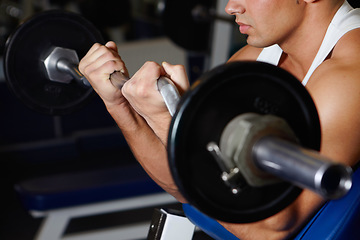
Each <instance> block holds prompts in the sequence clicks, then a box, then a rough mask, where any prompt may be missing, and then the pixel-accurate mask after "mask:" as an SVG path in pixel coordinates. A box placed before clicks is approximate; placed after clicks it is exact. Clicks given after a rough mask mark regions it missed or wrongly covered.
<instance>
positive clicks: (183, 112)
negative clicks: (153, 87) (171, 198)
mask: <svg viewBox="0 0 360 240" xmlns="http://www.w3.org/2000/svg"><path fill="white" fill-rule="evenodd" d="M94 42H103V39H102V38H101V36H100V35H99V34H98V32H97V30H96V29H95V28H94V27H93V25H91V24H90V23H89V22H88V21H87V20H85V19H84V18H82V17H80V16H78V15H75V14H72V13H63V12H46V13H42V14H40V15H37V16H35V17H33V18H32V19H30V20H28V21H27V22H25V23H23V24H22V25H21V26H20V27H19V28H18V29H17V30H16V31H15V33H14V34H13V35H12V37H10V39H9V41H8V43H7V48H6V54H5V75H6V79H7V82H8V85H9V86H10V88H11V89H12V90H13V91H14V92H15V94H16V95H17V96H18V97H20V98H21V99H22V100H25V101H24V102H25V103H26V104H27V105H28V106H30V107H32V108H33V109H35V110H38V111H42V112H43V113H47V114H62V113H68V112H70V111H73V110H74V109H77V108H79V107H80V105H83V104H84V102H85V101H86V99H87V98H88V96H89V95H90V94H89V92H91V91H92V88H91V87H90V85H89V83H88V81H87V80H86V79H85V78H84V76H82V74H81V73H80V72H79V71H78V69H77V64H78V62H79V59H78V56H84V55H85V53H86V52H87V50H88V49H89V48H90V47H91V46H92V44H93V43H94ZM111 79H112V83H113V84H114V85H115V86H118V87H121V86H122V84H123V83H124V81H126V80H127V78H126V77H124V76H123V75H122V74H121V73H115V74H113V76H112V77H111ZM74 80H75V81H74ZM158 87H159V91H160V93H161V94H162V96H163V98H164V101H165V102H166V104H167V107H168V109H169V111H170V113H171V115H173V118H172V122H171V126H170V130H169V136H168V159H169V164H170V169H171V172H172V175H173V178H174V180H175V182H176V184H177V186H178V187H179V190H180V191H181V193H182V194H183V195H184V196H185V197H186V198H187V200H188V201H189V202H190V203H191V204H192V205H194V206H195V207H197V208H198V209H199V210H201V211H203V212H204V213H206V214H208V215H209V216H211V217H214V218H216V219H219V220H223V221H228V222H240V223H243V222H252V221H258V220H261V219H264V218H267V217H269V216H271V215H273V214H275V213H277V212H279V211H280V210H282V209H283V208H285V207H286V206H288V205H289V204H290V203H292V202H293V201H294V200H295V199H296V198H297V197H298V195H299V194H300V192H301V188H308V189H310V190H312V191H314V192H316V193H318V194H320V195H321V196H323V197H324V198H325V199H334V198H339V197H341V196H343V195H344V194H346V193H347V191H348V190H349V189H350V188H351V183H352V181H351V172H352V171H351V168H350V167H347V166H344V165H341V164H337V163H334V162H332V161H330V160H328V159H326V158H324V157H323V156H321V155H319V153H318V152H317V151H318V150H319V148H320V123H319V118H318V114H317V111H316V108H315V105H314V103H313V101H312V99H311V97H310V95H309V93H308V92H307V91H306V90H305V88H304V87H303V86H302V85H301V83H300V82H299V81H298V80H297V79H296V78H295V77H293V76H292V75H291V74H289V73H288V72H286V71H284V70H282V69H280V68H277V67H275V66H272V65H269V64H266V63H260V62H233V63H229V64H226V65H222V66H219V67H217V68H215V69H213V70H212V71H209V72H207V73H206V74H204V75H203V76H202V77H201V78H200V79H199V80H198V81H197V82H196V83H195V84H193V85H192V86H191V88H190V90H189V91H187V92H186V93H185V94H184V96H182V97H181V98H180V96H179V94H178V92H177V89H176V87H174V86H173V85H172V84H171V81H170V80H168V79H165V78H161V79H159V81H158ZM67 108H70V110H69V109H67ZM309 149H312V150H309Z"/></svg>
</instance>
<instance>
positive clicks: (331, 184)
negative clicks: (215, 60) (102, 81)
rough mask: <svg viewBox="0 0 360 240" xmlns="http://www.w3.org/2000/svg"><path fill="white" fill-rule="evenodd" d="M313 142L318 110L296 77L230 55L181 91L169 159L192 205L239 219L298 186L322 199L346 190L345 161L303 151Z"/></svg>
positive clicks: (263, 210)
mask: <svg viewBox="0 0 360 240" xmlns="http://www.w3.org/2000/svg"><path fill="white" fill-rule="evenodd" d="M218 145H219V146H218ZM300 145H301V146H302V147H300ZM319 147H320V125H319V119H318V115H317V111H316V108H315V105H314V103H313V102H312V99H311V97H310V95H309V94H308V92H307V91H306V90H305V88H304V87H303V86H302V85H301V83H300V82H299V81H298V80H297V79H296V78H294V77H293V76H292V75H290V74H289V73H287V72H286V71H284V70H282V69H280V68H277V67H274V66H272V65H269V64H265V63H261V62H234V63H229V64H226V65H224V66H220V67H218V68H215V69H214V70H212V71H210V72H208V73H207V74H205V75H203V76H202V77H201V78H200V79H199V80H198V81H197V82H195V83H194V84H193V86H192V87H191V89H190V90H189V91H188V92H187V93H186V94H185V95H184V96H183V97H182V98H181V100H180V103H179V106H178V109H177V112H176V114H175V115H174V116H173V119H172V123H171V126H170V131H169V138H168V159H169V163H170V169H171V171H172V174H173V177H174V179H175V182H176V184H177V186H178V187H179V190H180V191H181V193H182V194H183V195H184V196H185V198H186V199H187V200H188V201H189V203H190V204H191V205H193V206H195V207H196V208H198V209H199V210H200V211H201V212H203V213H205V214H207V215H209V216H210V217H213V218H215V219H219V220H222V221H227V222H238V223H245V222H252V221H258V220H261V219H264V218H267V217H269V216H271V215H274V214H275V213H277V212H279V211H280V210H282V209H283V208H285V207H286V206H288V205H289V204H290V203H291V202H292V201H294V200H295V199H296V198H297V196H298V194H299V193H300V192H301V189H300V188H298V187H297V186H300V187H301V188H304V187H306V188H309V189H311V190H313V191H315V192H317V193H319V194H320V195H322V196H323V197H324V198H338V197H341V196H343V195H344V194H345V193H346V192H347V191H348V190H349V189H350V187H351V169H350V168H349V167H346V166H343V165H339V164H336V163H332V162H331V161H329V160H326V159H325V158H323V157H322V156H320V155H319V154H317V153H316V152H315V151H310V150H306V149H313V150H316V151H317V150H319ZM269 173H270V174H269ZM274 176H276V178H274ZM279 179H283V180H285V181H281V180H279Z"/></svg>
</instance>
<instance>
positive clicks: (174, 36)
mask: <svg viewBox="0 0 360 240" xmlns="http://www.w3.org/2000/svg"><path fill="white" fill-rule="evenodd" d="M196 6H202V7H205V8H207V9H210V8H212V7H213V6H214V1H213V0H211V1H209V0H193V1H173V0H166V1H165V3H164V10H163V13H162V26H163V29H164V32H165V34H166V35H167V36H168V37H169V38H170V39H171V40H172V41H173V42H175V43H176V44H177V45H179V46H180V47H183V48H185V49H187V50H189V51H198V52H204V51H208V50H209V47H210V41H209V39H211V38H210V33H211V26H212V21H213V20H209V21H201V20H200V21H199V20H196V19H194V17H193V15H192V11H193V10H194V8H195V7H196Z"/></svg>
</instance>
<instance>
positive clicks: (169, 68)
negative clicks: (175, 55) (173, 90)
mask: <svg viewBox="0 0 360 240" xmlns="http://www.w3.org/2000/svg"><path fill="white" fill-rule="evenodd" d="M162 67H163V69H164V71H165V72H166V74H167V75H168V76H169V78H170V79H171V80H172V81H173V82H174V84H175V85H176V87H177V88H178V89H179V91H180V92H181V93H183V92H185V91H186V90H187V89H188V88H189V85H190V84H189V80H188V77H187V74H186V70H185V67H184V66H183V65H172V64H169V63H167V62H163V63H162Z"/></svg>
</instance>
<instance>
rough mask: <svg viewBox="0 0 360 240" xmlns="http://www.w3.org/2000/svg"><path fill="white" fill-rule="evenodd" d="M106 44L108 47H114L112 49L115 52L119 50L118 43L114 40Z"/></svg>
mask: <svg viewBox="0 0 360 240" xmlns="http://www.w3.org/2000/svg"><path fill="white" fill-rule="evenodd" d="M105 46H106V47H107V48H110V49H112V50H113V51H115V52H118V47H117V45H116V43H115V42H113V41H109V42H107V43H106V44H105Z"/></svg>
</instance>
